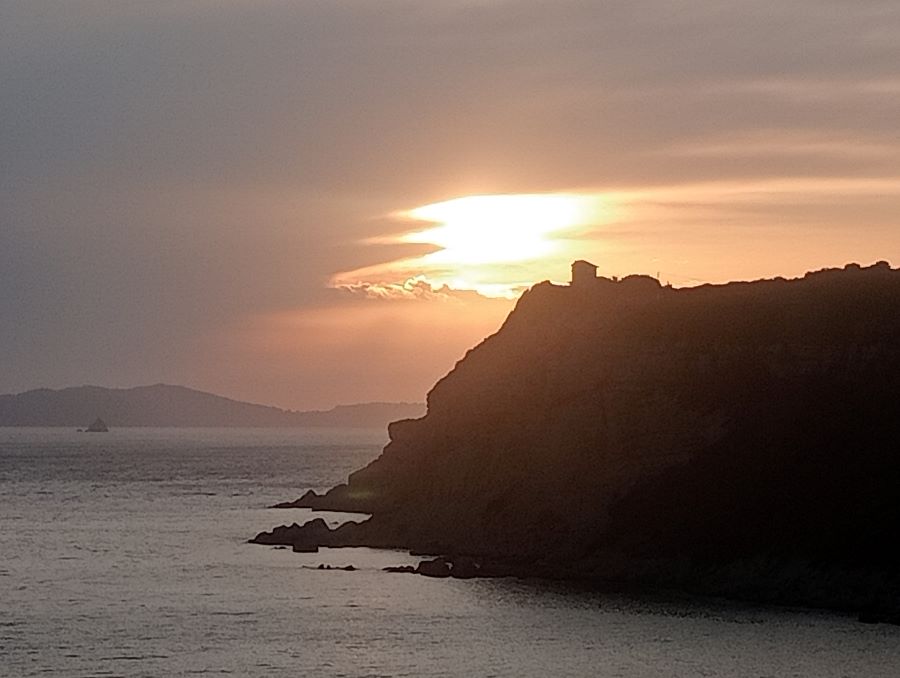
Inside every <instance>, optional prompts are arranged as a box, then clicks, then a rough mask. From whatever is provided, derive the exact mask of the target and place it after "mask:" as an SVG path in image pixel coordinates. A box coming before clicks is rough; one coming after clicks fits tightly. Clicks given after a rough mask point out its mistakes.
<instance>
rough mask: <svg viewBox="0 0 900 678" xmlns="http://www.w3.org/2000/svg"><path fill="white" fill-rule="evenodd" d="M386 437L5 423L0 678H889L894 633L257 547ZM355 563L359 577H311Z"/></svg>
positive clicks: (728, 605) (372, 554)
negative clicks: (311, 494) (100, 430)
mask: <svg viewBox="0 0 900 678" xmlns="http://www.w3.org/2000/svg"><path fill="white" fill-rule="evenodd" d="M385 443H386V434H385V431H384V430H380V429H379V430H366V429H152V428H123V429H113V430H112V431H110V432H109V433H105V434H89V433H77V432H76V431H74V430H70V429H61V428H48V429H36V428H32V429H29V428H0V676H4V677H5V676H10V677H16V678H19V677H22V676H67V677H68V676H72V677H76V676H85V677H86V676H129V677H130V676H161V677H169V676H251V677H252V676H266V677H269V676H292V677H294V676H297V677H309V676H354V677H355V676H603V677H605V676H609V677H613V676H621V677H624V678H636V677H641V678H644V677H656V676H673V677H682V676H683V677H688V676H690V677H695V676H725V677H730V676H734V677H738V676H740V677H753V678H761V677H773V678H775V677H777V678H785V677H790V676H804V677H807V676H808V677H810V678H840V677H845V676H858V677H860V678H879V677H884V678H897V677H898V676H900V627H894V626H887V625H865V624H861V623H858V622H857V621H856V620H855V618H853V617H852V616H847V615H841V614H835V613H831V612H825V611H817V610H807V609H782V608H766V607H759V606H753V605H743V604H738V603H734V602H728V601H722V600H710V599H699V598H691V597H687V596H679V595H677V594H663V593H654V594H634V593H621V592H618V593H615V592H612V593H611V592H609V591H600V590H593V589H590V588H588V587H585V586H579V585H572V584H562V583H558V582H557V583H554V582H546V581H539V580H519V579H512V578H507V579H474V580H455V579H429V578H425V577H421V576H417V575H409V574H392V573H387V572H384V571H383V570H382V568H384V567H385V566H388V565H401V564H411V563H415V562H417V560H418V559H417V558H412V557H410V555H409V554H408V553H405V552H398V551H379V550H372V549H361V548H352V549H323V550H321V551H320V552H319V553H313V554H297V553H292V552H291V551H290V550H289V549H278V548H272V547H267V546H258V545H251V544H248V543H247V539H248V538H250V537H252V536H253V535H255V534H256V533H257V532H259V531H261V530H268V529H270V528H271V527H272V526H274V525H280V524H283V523H291V522H295V521H296V522H303V521H305V520H309V519H310V518H311V517H313V516H314V515H321V516H322V517H324V518H325V519H326V520H327V521H328V522H329V523H331V524H334V525H336V524H339V523H340V522H343V521H345V520H348V519H357V520H358V519H360V516H358V515H356V516H355V515H353V514H335V513H322V514H315V513H313V512H310V511H307V510H302V509H287V510H284V509H282V510H278V509H270V508H267V506H270V505H271V504H273V503H275V502H278V501H283V500H286V499H293V498H295V497H297V496H299V495H300V494H301V493H302V492H303V491H305V490H306V489H309V488H312V489H317V490H323V489H327V488H328V487H330V486H331V485H333V484H335V483H338V482H342V481H344V480H346V477H347V474H348V473H349V472H350V471H352V470H354V469H357V468H359V467H361V466H363V465H365V464H366V463H368V462H369V461H371V460H372V459H374V458H375V457H377V456H378V454H379V453H380V450H381V448H382V446H383V445H384V444H385ZM319 565H323V566H326V565H330V566H332V567H342V566H346V565H353V566H354V567H355V568H357V569H356V570H354V571H344V570H335V569H332V570H328V569H319Z"/></svg>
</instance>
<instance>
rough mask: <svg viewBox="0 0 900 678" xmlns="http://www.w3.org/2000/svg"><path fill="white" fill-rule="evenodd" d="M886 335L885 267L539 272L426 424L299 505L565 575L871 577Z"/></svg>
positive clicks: (889, 308)
mask: <svg viewBox="0 0 900 678" xmlns="http://www.w3.org/2000/svg"><path fill="white" fill-rule="evenodd" d="M897 337H900V271H897V270H892V269H891V268H890V267H889V266H888V265H887V264H884V263H881V264H878V265H875V266H873V267H869V268H860V267H858V266H848V267H847V268H845V269H843V270H826V271H820V272H816V273H810V274H807V275H806V276H805V277H804V278H802V279H797V280H784V279H776V280H764V281H757V282H751V283H731V284H728V285H721V286H713V285H706V286H702V287H696V288H688V289H673V288H670V287H661V286H660V285H659V284H658V283H657V282H656V281H655V280H653V279H652V278H647V277H641V276H633V277H629V278H626V279H624V280H622V281H619V282H614V281H607V280H604V279H602V278H601V279H598V280H597V282H596V284H592V285H584V286H581V285H577V286H573V287H565V286H555V285H552V284H550V283H541V284H539V285H536V286H535V287H534V288H532V289H531V290H530V291H529V292H527V293H526V294H525V295H523V297H522V298H521V299H520V301H519V303H518V304H517V306H516V308H515V310H514V311H513V312H512V314H511V315H510V316H509V318H508V319H507V320H506V322H505V323H504V325H503V327H502V328H501V329H500V331H499V332H497V333H496V334H494V335H492V336H490V337H488V338H487V339H486V340H484V341H483V342H482V343H481V344H480V345H479V346H477V347H476V348H474V349H472V350H471V351H469V352H468V353H467V354H466V356H465V357H464V359H463V360H461V361H460V362H459V363H457V365H456V367H455V368H454V369H453V371H452V372H450V373H449V374H448V375H447V376H446V377H444V378H443V379H442V380H441V381H439V382H438V383H437V384H436V385H435V386H434V388H433V389H432V391H431V392H430V393H429V395H428V411H427V414H426V416H424V417H422V418H421V419H415V420H407V421H399V422H395V423H393V424H391V426H390V427H389V433H390V438H391V441H390V443H389V444H388V445H387V447H386V448H385V449H384V452H383V454H382V455H381V457H379V458H378V459H377V460H376V461H374V462H373V463H372V464H370V465H369V466H368V467H366V468H364V469H362V470H360V471H357V472H356V473H354V474H352V475H351V476H350V479H349V484H348V485H346V486H341V487H339V488H336V489H335V490H333V491H332V492H330V493H329V494H328V495H326V496H325V497H314V496H311V495H310V496H309V497H307V501H306V502H305V503H306V505H310V506H317V507H319V508H345V509H351V510H353V509H356V510H365V511H366V512H370V513H372V514H373V517H372V518H371V519H370V520H368V521H367V522H365V523H363V524H362V525H359V526H354V525H351V526H349V527H347V528H345V529H344V530H343V532H341V530H339V531H338V532H337V533H335V534H334V535H331V536H328V537H327V538H326V539H325V540H324V541H325V542H329V543H332V544H341V543H369V544H373V545H394V546H405V547H409V548H414V549H419V550H427V551H430V552H436V553H443V554H470V555H477V556H482V557H496V558H503V559H506V560H508V561H509V560H515V561H516V562H519V563H532V564H534V565H535V566H536V567H538V568H540V567H541V563H546V561H547V558H548V554H551V556H552V558H553V559H555V560H556V561H557V562H566V563H569V564H570V572H571V573H573V574H581V575H584V574H588V575H589V574H591V573H594V574H597V575H603V576H610V577H623V576H625V577H628V576H638V575H636V574H634V573H637V572H644V573H645V574H646V578H648V579H651V580H652V579H655V580H657V581H662V580H663V579H664V580H665V581H667V582H675V583H679V582H680V583H681V584H689V583H690V582H691V581H695V580H696V579H697V575H698V573H700V572H706V573H709V572H712V571H715V572H717V573H719V574H722V573H724V572H729V571H738V570H740V568H744V569H745V570H746V568H747V563H756V564H755V565H754V566H753V567H755V568H757V570H759V569H763V570H766V571H767V572H768V570H773V571H774V572H775V574H774V575H773V576H775V578H776V579H778V581H779V583H778V585H779V586H786V585H787V584H785V583H784V581H783V574H784V572H783V570H784V568H783V567H782V565H785V566H786V564H790V563H793V564H796V563H803V565H802V568H803V569H804V570H810V569H812V570H816V571H822V572H826V571H827V572H828V573H834V572H836V571H838V570H840V571H843V572H851V571H852V572H857V573H860V572H864V573H866V575H865V576H871V577H875V578H876V579H878V581H879V582H882V579H881V577H882V575H883V573H889V572H892V571H895V568H896V566H897V565H898V564H900V562H898V556H897V555H896V553H895V552H894V549H893V548H892V545H893V544H894V543H896V542H897V540H898V537H900V502H898V501H897V494H896V491H897V487H900V400H898V398H897V394H898V393H900V343H898V341H897ZM301 533H302V528H300V529H299V530H295V531H294V532H293V533H284V534H282V539H287V540H288V541H290V540H292V539H296V538H300V537H298V535H299V534H301ZM257 539H260V540H261V541H264V542H265V541H266V539H267V537H266V536H265V535H260V537H258V538H257ZM760 563H763V564H762V565H761V564H760ZM771 563H780V564H782V565H771ZM638 564H640V565H638ZM676 564H677V567H676ZM729 568H731V570H729ZM735 568H737V569H735ZM779 568H781V569H779ZM629 573H631V574H629ZM663 573H665V574H664V576H663ZM679 573H681V574H679ZM769 574H771V572H770V573H769ZM728 576H730V575H728ZM828 576H831V575H830V574H829V575H828ZM885 576H887V575H885ZM679 577H680V579H679ZM722 577H723V578H727V577H726V575H722ZM795 578H796V577H795ZM863 579H864V577H863ZM860 581H862V580H860ZM745 583H746V582H745ZM882 583H884V582H882ZM895 584H896V582H894V581H893V580H892V581H890V582H887V583H884V586H886V587H887V588H885V589H883V590H880V593H879V594H878V595H883V594H884V591H890V592H891V593H890V594H889V595H894V594H895V593H896V591H897V589H896V588H892V587H895ZM731 585H732V584H728V583H724V584H723V587H724V588H725V589H727V587H728V586H731ZM817 585H818V584H817ZM726 592H727V591H726ZM811 595H812V594H810V595H807V596H802V595H801V596H799V601H800V602H810V596H811ZM884 595H887V594H884ZM812 602H815V601H812Z"/></svg>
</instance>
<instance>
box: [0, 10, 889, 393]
mask: <svg viewBox="0 0 900 678" xmlns="http://www.w3.org/2000/svg"><path fill="white" fill-rule="evenodd" d="M545 193H551V194H557V193H561V194H565V195H567V196H574V197H575V198H576V199H577V200H580V201H582V202H585V203H586V204H588V203H589V204H590V205H592V207H591V209H589V210H587V212H586V213H585V214H582V216H581V218H579V219H578V220H575V221H573V222H572V223H566V224H562V226H564V227H565V228H561V229H559V230H558V231H553V232H549V230H548V233H543V232H542V233H539V234H537V235H534V234H532V235H534V237H535V238H536V239H535V241H534V242H535V244H537V245H540V246H541V247H543V246H545V245H546V246H547V249H546V251H545V252H543V255H542V256H535V257H532V258H528V256H523V257H522V258H516V257H512V260H509V259H510V257H506V258H507V260H506V261H503V262H500V263H496V262H494V263H493V264H492V262H491V261H477V262H476V261H474V260H472V261H469V260H470V259H472V257H473V256H474V255H473V252H475V251H476V250H478V246H479V241H478V237H480V236H477V237H476V236H475V235H472V233H469V235H468V236H466V237H467V238H468V239H467V240H465V241H464V242H461V243H460V242H455V245H454V247H455V248H456V249H453V248H449V249H450V250H452V251H451V252H450V254H448V253H447V252H443V253H442V248H443V249H448V248H444V246H443V245H441V244H435V243H436V242H437V241H438V240H439V238H437V237H435V236H434V234H433V233H431V231H428V229H429V228H431V227H434V226H435V223H424V224H423V223H421V222H416V221H414V220H412V219H411V218H410V216H409V214H408V212H409V211H410V210H414V209H415V208H419V207H421V206H423V205H427V204H430V203H436V202H441V201H446V200H450V199H453V198H459V197H463V196H469V195H491V194H545ZM522 204H523V203H521V202H519V203H516V202H515V201H513V202H512V203H509V205H512V207H507V206H506V205H507V204H506V203H502V204H501V206H500V207H499V208H495V209H494V211H493V212H491V213H490V214H491V215H492V218H493V216H496V217H497V229H499V230H497V231H496V232H494V235H493V236H491V232H492V229H491V227H490V226H488V225H486V224H483V223H481V221H478V223H477V228H476V229H475V230H474V231H473V233H476V234H477V233H483V234H484V237H485V238H489V239H490V238H492V239H491V240H490V243H491V245H490V247H488V245H486V244H485V245H484V247H486V248H487V249H484V248H482V250H481V252H482V253H484V252H487V253H488V254H492V253H496V254H497V255H498V256H499V254H501V250H504V249H505V248H502V247H498V246H497V243H498V242H500V243H501V245H502V243H503V241H504V239H509V241H510V242H511V243H512V245H511V247H512V246H513V245H515V246H517V247H520V248H522V251H523V252H524V249H527V248H525V245H528V242H529V241H527V240H520V239H519V238H518V236H516V235H515V234H522V238H526V237H531V236H530V235H528V236H526V234H525V233H524V230H522V229H524V228H525V222H524V221H523V219H522V218H521V215H522V214H525V213H526V212H527V213H528V214H536V212H533V211H531V210H530V209H529V210H527V211H523V209H522V208H521V205H522ZM524 204H527V203H524ZM516 205H519V206H520V207H519V208H515V207H516ZM504 215H507V216H508V221H504ZM481 220H482V221H483V215H482V219H481ZM437 225H438V226H440V224H439V223H438V224H437ZM463 226H466V224H463ZM411 231H414V232H417V233H422V232H425V231H427V232H428V233H430V234H431V235H428V236H427V237H416V236H409V235H408V234H409V233H410V232H411ZM404 234H406V235H404ZM444 235H446V233H444ZM450 235H454V236H458V235H459V232H457V231H453V232H451V233H450ZM538 241H540V242H538ZM441 242H443V241H441ZM512 251H515V252H518V250H509V251H506V254H509V252H512ZM453 252H455V253H456V254H455V255H453V256H451V254H453ZM426 255H427V256H426ZM579 257H585V258H590V259H592V260H593V261H594V262H595V263H597V264H599V265H600V268H601V271H603V272H605V273H608V274H613V275H622V274H627V273H631V272H644V273H653V274H656V273H657V272H659V273H660V275H661V277H662V278H664V279H666V280H670V281H671V282H672V283H674V284H676V285H685V284H696V283H698V282H702V281H725V280H729V279H735V278H755V277H764V276H773V275H786V276H790V275H798V274H802V273H803V272H804V271H806V270H808V269H812V268H820V267H824V266H832V265H842V264H844V263H845V262H847V261H851V260H856V261H860V262H863V263H871V262H873V261H875V260H877V259H888V260H890V261H891V262H892V263H893V264H894V265H895V266H896V265H897V264H898V263H900V3H898V2H897V1H896V0H885V1H883V2H882V1H879V0H832V1H829V0H798V1H793V2H792V1H789V0H758V1H741V2H713V1H711V0H694V1H691V0H686V1H683V2H675V1H672V0H658V1H652V2H651V1H642V0H627V1H622V2H599V1H597V2H565V1H562V0H554V1H553V2H546V1H542V2H503V1H500V0H481V1H479V0H431V1H428V2H425V1H420V2H390V1H379V0H359V1H357V2H352V1H341V0H328V1H325V0H322V1H318V2H312V1H304V0H293V1H290V2H288V1H284V2H282V1H267V0H234V1H228V0H176V1H172V2H168V1H165V0H153V1H147V0H134V1H129V0H114V1H113V0H104V1H102V2H100V1H96V2H95V1H81V0H65V1H59V2H43V1H41V0H12V1H11V0H0V392H9V391H20V390H25V389H28V388H34V387H38V386H50V387H59V386H65V385H74V384H82V383H99V384H102V385H109V386H128V385H136V384H143V383H154V382H159V381H165V382H170V383H181V384H186V385H189V386H194V387H199V388H204V389H208V390H212V391H215V392H219V393H223V394H226V395H231V396H234V397H238V398H242V399H250V400H255V401H260V402H266V403H273V404H278V405H282V406H288V407H299V408H308V407H326V406H330V405H333V404H335V403H339V402H355V401H363V400H373V399H390V400H399V399H405V400H419V399H422V398H423V397H424V394H425V392H426V391H427V389H428V388H429V387H430V386H431V384H432V383H433V382H434V380H435V379H436V378H438V377H440V376H441V375H442V374H444V373H446V372H447V371H448V370H449V369H450V368H451V367H452V365H453V362H454V361H455V360H457V359H459V358H460V357H462V354H463V353H464V351H465V350H466V349H467V348H469V347H471V346H472V345H474V344H475V343H477V341H478V340H480V339H481V338H482V337H483V336H484V335H485V334H487V333H489V332H492V331H494V330H495V329H496V328H497V327H499V325H500V323H501V322H502V319H503V317H504V316H505V314H506V313H507V312H508V310H509V309H510V308H511V305H512V303H513V302H512V301H510V300H509V299H506V298H499V299H497V298H493V299H489V298H485V297H482V296H479V295H478V294H476V293H475V292H472V291H462V292H460V291H455V292H454V291H447V290H441V289H436V288H438V287H439V286H440V284H442V283H444V282H447V281H448V280H449V281H456V283H457V284H455V285H454V286H455V287H459V288H467V287H469V288H472V287H474V288H476V289H480V290H481V291H487V292H488V293H498V294H504V293H505V294H507V295H508V294H510V293H511V292H514V291H515V290H516V289H519V287H520V286H521V285H523V284H528V283H530V282H536V281H538V280H541V279H543V278H551V279H555V280H565V279H566V278H567V277H568V270H567V263H568V262H569V261H571V260H572V259H574V258H579ZM488 258H490V257H488ZM501 258H502V257H501ZM462 260H465V261H462ZM467 262H468V263H471V264H472V267H467V266H464V265H463V264H466V263H467ZM473 267H476V268H478V270H477V271H476V270H474V268H473ZM419 269H421V270H419ZM476 277H478V280H479V282H480V283H481V284H483V285H484V286H483V287H479V285H477V284H474V281H475V278H476ZM489 285H493V287H489Z"/></svg>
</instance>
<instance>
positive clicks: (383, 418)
mask: <svg viewBox="0 0 900 678" xmlns="http://www.w3.org/2000/svg"><path fill="white" fill-rule="evenodd" d="M423 414H425V405H424V403H384V402H377V403H360V404H358V405H339V406H338V407H335V408H333V409H330V410H323V411H309V412H297V411H294V410H283V409H280V408H278V407H270V406H267V405H256V404H253V403H245V402H240V401H238V400H232V399H231V398H225V397H222V396H218V395H215V394H212V393H204V392H203V391H195V390H193V389H190V388H186V387H184V386H171V385H168V384H156V385H154V386H138V387H136V388H124V389H121V388H102V387H100V386H77V387H73V388H64V389H60V390H53V389H46V388H42V389H37V390H34V391H27V392H25V393H18V394H10V395H0V426H75V427H77V426H86V425H87V424H89V423H90V422H92V421H94V419H96V418H97V417H102V418H103V420H104V421H105V422H106V423H107V424H109V426H110V427H111V428H114V427H117V426H265V427H291V426H298V427H301V426H334V427H359V428H368V427H372V428H377V427H384V426H387V424H388V423H389V422H391V421H396V420H399V419H409V418H414V417H420V416H422V415H423Z"/></svg>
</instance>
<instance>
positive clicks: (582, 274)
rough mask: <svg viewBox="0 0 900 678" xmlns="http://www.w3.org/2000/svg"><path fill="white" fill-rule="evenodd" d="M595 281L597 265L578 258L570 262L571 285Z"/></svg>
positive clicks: (589, 283) (587, 283)
mask: <svg viewBox="0 0 900 678" xmlns="http://www.w3.org/2000/svg"><path fill="white" fill-rule="evenodd" d="M595 282H597V267H596V266H595V265H594V264H592V263H591V262H589V261H585V260H584V259H579V260H578V261H574V262H572V282H571V284H572V286H573V287H574V286H579V287H581V286H583V285H592V284H593V283H595Z"/></svg>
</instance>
